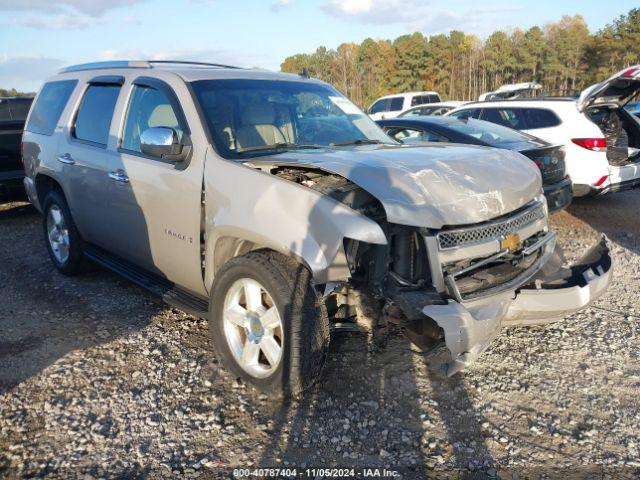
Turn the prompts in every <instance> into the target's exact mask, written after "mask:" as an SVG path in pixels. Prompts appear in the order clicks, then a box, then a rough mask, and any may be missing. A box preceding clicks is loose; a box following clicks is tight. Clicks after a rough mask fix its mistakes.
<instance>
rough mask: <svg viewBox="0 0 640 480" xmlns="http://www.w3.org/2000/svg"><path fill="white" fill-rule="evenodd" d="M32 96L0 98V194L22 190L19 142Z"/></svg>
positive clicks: (22, 174) (22, 175) (22, 172)
mask: <svg viewBox="0 0 640 480" xmlns="http://www.w3.org/2000/svg"><path fill="white" fill-rule="evenodd" d="M31 102H33V98H31V97H12V98H0V196H5V195H7V194H11V193H15V192H22V191H23V188H24V187H23V185H22V179H23V178H24V170H23V168H22V158H21V157H22V156H21V152H20V143H21V141H22V130H23V129H24V122H25V119H26V118H27V114H28V113H29V108H30V107H31Z"/></svg>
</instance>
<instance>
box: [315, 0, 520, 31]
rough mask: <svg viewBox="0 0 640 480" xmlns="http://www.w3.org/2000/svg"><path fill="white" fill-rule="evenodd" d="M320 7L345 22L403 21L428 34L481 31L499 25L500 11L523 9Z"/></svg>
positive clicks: (389, 4) (410, 2) (395, 3)
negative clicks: (451, 31)
mask: <svg viewBox="0 0 640 480" xmlns="http://www.w3.org/2000/svg"><path fill="white" fill-rule="evenodd" d="M321 8H322V10H323V11H324V12H325V13H326V14H327V15H330V16H333V17H337V18H339V19H341V20H344V21H348V22H354V21H355V22H358V23H363V24H374V25H386V24H391V23H393V24H402V25H404V26H405V27H406V28H407V30H408V31H416V30H420V31H424V32H426V33H428V34H433V33H444V32H449V31H450V30H469V31H470V32H473V33H477V34H484V33H488V32H491V31H493V30H495V29H496V28H501V27H502V26H503V25H502V24H501V23H500V22H501V21H502V18H503V15H504V14H507V13H513V12H514V11H519V10H522V7H520V6H518V5H514V4H501V5H485V6H484V7H482V8H477V9H471V10H461V9H456V10H451V9H447V8H439V7H438V6H437V5H436V4H435V2H432V1H429V0H326V1H325V3H324V4H323V5H322V7H321Z"/></svg>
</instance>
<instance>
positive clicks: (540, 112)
mask: <svg viewBox="0 0 640 480" xmlns="http://www.w3.org/2000/svg"><path fill="white" fill-rule="evenodd" d="M524 111H525V115H526V117H527V128H529V129H534V128H550V127H557V126H558V125H560V119H559V118H558V116H557V115H556V114H555V113H553V112H552V111H551V110H547V109H546V108H527V109H524Z"/></svg>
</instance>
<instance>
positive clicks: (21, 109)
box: [9, 98, 33, 122]
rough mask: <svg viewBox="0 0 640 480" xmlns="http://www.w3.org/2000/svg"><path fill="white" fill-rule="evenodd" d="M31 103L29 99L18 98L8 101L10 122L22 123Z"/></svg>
mask: <svg viewBox="0 0 640 480" xmlns="http://www.w3.org/2000/svg"><path fill="white" fill-rule="evenodd" d="M31 102H33V100H32V99H30V98H19V99H15V100H11V101H9V110H10V111H11V120H13V121H20V122H24V121H25V120H26V118H27V115H28V113H29V107H30V106H31Z"/></svg>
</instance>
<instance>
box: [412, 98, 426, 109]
mask: <svg viewBox="0 0 640 480" xmlns="http://www.w3.org/2000/svg"><path fill="white" fill-rule="evenodd" d="M425 100H426V97H423V96H422V95H416V96H415V97H412V98H411V106H412V107H415V106H416V105H422V104H423V103H426V101H425Z"/></svg>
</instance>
